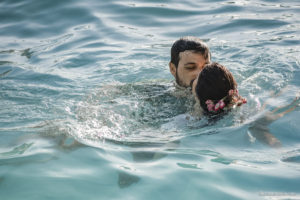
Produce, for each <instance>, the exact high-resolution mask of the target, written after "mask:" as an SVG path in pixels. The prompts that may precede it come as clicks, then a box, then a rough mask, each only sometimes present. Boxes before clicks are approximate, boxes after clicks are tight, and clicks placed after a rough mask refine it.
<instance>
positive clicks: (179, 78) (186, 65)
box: [169, 36, 210, 87]
mask: <svg viewBox="0 0 300 200" xmlns="http://www.w3.org/2000/svg"><path fill="white" fill-rule="evenodd" d="M208 63H210V51H209V48H208V46H207V45H206V44H205V43H204V42H203V41H202V40H200V39H199V38H197V37H191V36H188V37H183V38H180V39H179V40H177V41H175V42H174V44H173V46H172V48H171V61H170V63H169V68H170V72H171V73H172V75H173V76H174V77H175V80H176V83H177V84H178V85H179V86H182V87H189V86H190V85H191V83H192V82H193V81H194V80H195V79H196V78H197V76H198V74H199V72H200V71H201V70H202V69H203V67H204V65H205V64H208Z"/></svg>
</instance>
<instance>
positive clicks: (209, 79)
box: [195, 62, 237, 112]
mask: <svg viewBox="0 0 300 200" xmlns="http://www.w3.org/2000/svg"><path fill="white" fill-rule="evenodd" d="M236 89H237V83H236V81H235V79H234V77H233V75H232V74H231V72H230V71H229V70H228V69H227V68H226V67H225V66H223V65H221V64H219V63H215V62H214V63H210V64H207V65H205V67H204V68H203V70H202V71H201V72H200V74H199V77H198V82H197V84H196V87H195V92H196V95H197V98H198V99H199V101H200V105H201V107H202V108H203V109H204V111H206V112H208V108H207V105H206V101H207V100H212V101H213V103H217V102H218V101H219V100H220V99H222V98H224V97H226V96H228V92H229V90H236ZM230 102H231V99H230V98H229V97H228V98H225V99H224V103H225V104H226V105H228V104H229V103H230Z"/></svg>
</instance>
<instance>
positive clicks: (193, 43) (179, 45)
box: [171, 36, 210, 68]
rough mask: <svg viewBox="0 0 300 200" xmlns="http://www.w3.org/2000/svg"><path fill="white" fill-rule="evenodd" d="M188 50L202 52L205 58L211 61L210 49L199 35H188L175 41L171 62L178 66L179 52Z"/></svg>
mask: <svg viewBox="0 0 300 200" xmlns="http://www.w3.org/2000/svg"><path fill="white" fill-rule="evenodd" d="M187 50H190V51H193V52H195V53H200V54H201V55H203V57H204V59H205V60H207V61H210V51H209V48H208V46H207V45H206V44H205V43H204V42H203V41H202V40H201V39H199V38H197V37H193V36H187V37H183V38H180V39H179V40H177V41H175V42H174V44H173V46H172V48H171V63H173V64H174V65H175V67H176V68H177V67H178V63H179V53H180V52H184V51H187Z"/></svg>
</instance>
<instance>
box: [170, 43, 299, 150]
mask: <svg viewBox="0 0 300 200" xmlns="http://www.w3.org/2000/svg"><path fill="white" fill-rule="evenodd" d="M210 56H211V54H210V51H209V48H208V46H207V45H206V44H205V43H204V42H203V41H202V40H200V39H199V38H196V37H183V38H180V39H179V40H177V41H175V43H174V44H173V46H172V48H171V61H170V62H169V68H170V72H171V73H172V75H173V76H174V77H175V80H176V83H177V86H178V87H179V88H190V89H191V90H192V95H193V96H194V98H195V99H196V108H195V109H197V108H201V109H200V110H201V112H200V113H199V112H198V113H197V114H206V115H210V116H211V115H218V114H220V113H223V112H224V111H227V110H230V109H231V108H234V107H236V106H241V105H243V104H245V103H246V102H247V100H246V99H245V98H243V97H241V96H240V95H239V93H238V89H237V83H236V81H235V79H234V77H233V75H232V73H231V72H230V71H229V70H228V69H227V68H226V67H225V66H223V65H221V64H219V63H215V62H211V61H210ZM297 95H299V94H297ZM266 102H267V101H266ZM298 104H299V96H296V98H295V99H294V101H293V102H292V103H290V104H288V105H285V106H282V107H278V108H275V109H274V110H272V111H264V112H262V115H261V116H260V117H258V118H257V119H255V120H254V121H253V122H252V123H250V124H248V126H249V127H248V130H249V131H248V135H249V138H250V141H251V140H252V141H253V139H254V141H255V139H258V140H259V141H261V142H263V143H266V144H268V145H269V146H273V147H280V146H281V143H280V141H279V140H278V139H277V138H276V137H275V136H274V135H273V134H271V133H270V131H269V128H268V126H269V125H270V124H271V123H272V122H274V121H276V120H277V119H279V118H281V117H282V116H284V115H285V114H287V113H289V112H291V111H293V110H294V109H295V108H296V107H297V106H298ZM265 105H266V103H265V104H264V106H262V109H264V108H265Z"/></svg>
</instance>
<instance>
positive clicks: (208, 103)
mask: <svg viewBox="0 0 300 200" xmlns="http://www.w3.org/2000/svg"><path fill="white" fill-rule="evenodd" d="M205 104H206V106H207V110H208V111H210V112H211V111H214V107H215V104H214V103H213V101H212V100H210V99H209V100H207V101H206V102H205Z"/></svg>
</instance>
